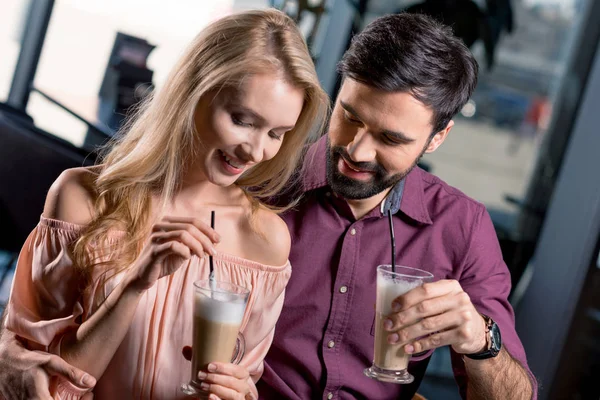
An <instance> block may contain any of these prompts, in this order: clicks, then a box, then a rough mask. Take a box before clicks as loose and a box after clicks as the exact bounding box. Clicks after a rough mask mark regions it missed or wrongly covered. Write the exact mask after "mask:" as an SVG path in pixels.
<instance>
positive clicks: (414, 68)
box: [338, 13, 478, 134]
mask: <svg viewBox="0 0 600 400" xmlns="http://www.w3.org/2000/svg"><path fill="white" fill-rule="evenodd" d="M338 71H339V72H340V73H341V74H342V76H343V77H344V78H346V77H349V78H352V79H354V80H356V81H359V82H361V83H364V84H366V85H369V86H372V87H375V88H377V89H380V90H384V91H386V92H407V93H410V94H411V95H413V96H414V97H415V98H416V99H417V100H419V101H420V102H422V103H423V104H425V105H426V106H427V107H429V108H431V109H432V110H433V120H432V121H431V124H432V125H433V128H434V130H433V132H432V134H435V133H437V132H439V131H440V130H442V129H444V128H445V127H446V125H448V122H450V120H451V119H452V117H453V116H454V115H456V113H458V112H459V111H460V110H461V108H462V107H463V106H464V105H465V103H466V102H467V101H468V100H469V97H471V93H473V89H475V85H476V84H477V71H478V66H477V61H475V58H474V57H473V55H472V54H471V52H470V51H469V49H468V48H467V47H466V46H465V45H464V43H463V42H462V41H461V40H460V39H458V38H456V37H455V36H454V35H453V33H452V30H451V29H450V28H449V27H447V26H445V25H442V24H441V23H439V22H437V21H435V20H434V19H432V18H431V17H428V16H425V15H421V14H405V13H403V14H393V15H386V16H383V17H380V18H377V19H376V20H374V21H373V22H371V23H370V24H369V25H367V27H366V28H365V29H364V30H363V31H362V32H360V33H359V34H357V35H356V36H354V38H353V39H352V43H351V45H350V49H348V51H346V53H345V54H344V57H343V58H342V60H341V61H340V62H339V64H338Z"/></svg>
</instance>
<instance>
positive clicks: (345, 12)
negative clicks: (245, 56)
mask: <svg viewBox="0 0 600 400" xmlns="http://www.w3.org/2000/svg"><path fill="white" fill-rule="evenodd" d="M265 7H277V8H280V9H282V10H284V11H285V12H286V13H288V14H289V15H290V16H292V17H293V18H294V19H295V20H296V21H297V23H298V24H299V26H300V27H301V29H302V32H303V33H304V35H305V38H306V40H307V42H308V43H309V47H310V50H311V53H312V55H313V58H314V61H315V63H316V66H317V72H318V74H319V78H320V80H321V83H322V85H323V87H324V88H325V89H326V90H327V91H328V93H329V94H330V96H331V97H332V99H335V94H336V91H337V89H338V87H339V83H340V81H339V76H338V75H337V73H336V71H335V65H336V63H337V62H338V61H339V59H340V57H341V55H342V54H343V52H344V51H345V50H346V48H347V46H348V43H349V41H350V39H351V37H352V35H353V34H354V33H356V32H359V31H360V30H361V29H362V28H363V27H364V26H365V24H367V23H368V22H370V21H371V20H372V19H373V18H376V17H378V16H381V15H384V14H389V13H396V12H403V11H406V12H422V13H426V14H429V15H432V16H434V17H436V18H438V19H440V20H442V21H443V22H444V23H446V24H448V25H451V26H452V27H453V29H454V31H455V33H456V34H457V35H458V36H460V37H461V38H462V39H463V40H464V41H465V43H466V44H467V45H468V46H469V47H470V48H471V50H472V52H473V53H474V54H475V56H476V57H477V59H478V61H479V63H480V76H479V84H478V87H477V89H476V90H475V93H474V95H473V97H472V99H471V101H469V103H468V104H467V105H466V106H465V107H464V108H463V110H462V111H461V113H460V115H458V116H457V117H456V119H455V121H456V126H455V128H454V129H453V130H452V133H451V135H450V137H449V140H447V141H446V142H445V143H444V145H443V146H441V147H440V148H439V149H438V150H437V151H436V152H435V153H433V154H431V155H428V156H426V158H424V159H423V161H422V163H421V164H422V167H423V168H425V169H427V170H429V171H430V172H432V173H434V174H436V175H438V176H439V177H441V178H442V179H444V180H445V181H446V182H448V183H449V184H451V185H453V186H455V187H457V188H459V189H460V190H462V191H463V192H465V193H466V194H468V195H469V196H471V197H473V198H475V199H477V200H479V201H481V202H483V203H484V204H485V205H486V207H487V209H488V211H489V213H490V215H491V216H492V219H493V221H494V225H495V227H496V231H497V234H498V238H499V240H500V244H501V247H502V252H503V256H504V259H505V261H506V263H507V265H508V267H509V269H510V271H511V276H512V281H513V291H512V293H511V302H512V304H513V306H514V307H515V312H516V323H517V330H518V332H519V334H520V336H521V339H522V341H523V344H524V346H525V349H526V351H527V354H528V359H529V363H530V366H531V368H532V370H533V372H534V373H535V375H536V376H537V377H538V380H539V382H540V385H541V389H540V399H594V400H597V399H599V398H600V379H598V378H599V377H600V340H598V339H599V338H600V336H599V335H600V298H599V295H598V293H600V287H599V286H600V282H599V279H600V271H599V268H600V256H599V250H600V245H599V233H600V178H599V177H598V174H597V171H600V156H599V154H598V152H599V150H600V134H599V133H598V131H597V127H598V126H600V106H598V104H600V51H599V47H600V2H598V1H596V0H421V1H402V0H396V1H393V0H313V1H308V0H304V1H302V0H296V1H287V0H270V1H265V0H203V1H197V0H170V1H168V2H167V1H164V0H118V1H117V0H103V1H77V0H53V1H51V0H2V1H1V2H0V307H1V306H2V304H3V302H5V301H6V298H7V296H8V292H9V290H10V284H11V281H12V274H13V272H14V263H15V260H16V254H17V253H18V251H19V249H20V246H21V245H22V243H23V241H24V240H25V238H26V236H27V234H28V233H29V232H30V231H31V229H32V228H33V227H34V226H35V224H36V223H37V221H38V219H39V214H40V213H41V210H42V206H43V201H44V197H45V194H46V191H47V189H48V187H49V186H50V184H51V182H52V181H53V180H54V179H55V178H56V177H57V176H58V174H59V173H60V172H61V171H62V170H63V169H65V168H70V167H73V166H80V165H82V164H92V163H93V162H94V159H95V155H94V154H95V153H94V150H95V149H96V146H98V145H99V144H101V143H103V142H104V141H105V140H106V139H107V138H109V137H110V136H111V135H112V134H113V133H114V132H115V130H116V129H118V128H119V126H120V124H121V122H122V120H123V117H124V115H125V114H126V113H127V110H128V109H129V107H130V106H131V105H133V104H135V103H136V102H138V101H139V100H140V99H142V98H143V97H144V96H146V95H147V94H148V93H150V92H151V91H153V90H155V89H156V88H160V86H161V85H162V84H163V82H164V81H165V78H166V76H167V74H168V72H169V70H170V68H171V67H172V65H173V64H174V63H175V61H176V60H177V58H178V56H179V54H180V53H181V52H182V50H183V49H184V47H185V46H186V45H187V44H188V43H189V42H190V41H191V39H192V38H193V37H194V36H195V35H196V34H197V33H198V32H199V31H200V30H201V29H202V28H203V27H204V26H205V25H206V24H208V23H209V22H211V21H213V20H214V19H217V18H219V17H220V16H223V15H226V14H229V13H232V12H236V11H240V10H244V9H250V8H265ZM448 354H449V352H448V350H447V349H439V350H437V351H436V352H435V353H434V355H433V357H432V360H431V362H430V365H429V368H428V371H427V376H426V379H425V381H424V383H423V385H422V387H421V389H420V390H419V392H420V393H421V394H423V395H424V396H425V397H427V398H428V399H444V400H446V399H450V400H452V399H459V396H458V391H457V389H456V385H455V383H454V378H453V376H452V371H451V368H450V364H449V355H448Z"/></svg>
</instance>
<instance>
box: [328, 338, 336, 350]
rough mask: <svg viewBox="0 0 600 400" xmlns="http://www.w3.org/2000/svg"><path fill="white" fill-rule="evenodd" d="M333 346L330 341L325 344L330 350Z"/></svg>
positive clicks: (333, 343)
mask: <svg viewBox="0 0 600 400" xmlns="http://www.w3.org/2000/svg"><path fill="white" fill-rule="evenodd" d="M333 346H335V342H334V341H333V340H330V341H329V343H327V347H329V348H330V349H331V348H332V347H333Z"/></svg>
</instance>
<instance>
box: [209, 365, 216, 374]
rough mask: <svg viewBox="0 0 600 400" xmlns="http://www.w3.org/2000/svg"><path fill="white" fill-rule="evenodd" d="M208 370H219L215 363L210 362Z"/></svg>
mask: <svg viewBox="0 0 600 400" xmlns="http://www.w3.org/2000/svg"><path fill="white" fill-rule="evenodd" d="M207 369H208V371H209V372H215V371H216V370H217V366H216V365H215V364H208V368H207Z"/></svg>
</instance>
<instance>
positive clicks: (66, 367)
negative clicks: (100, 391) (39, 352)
mask: <svg viewBox="0 0 600 400" xmlns="http://www.w3.org/2000/svg"><path fill="white" fill-rule="evenodd" d="M44 367H45V368H44V369H45V370H46V372H47V373H48V374H49V375H54V376H62V377H63V378H65V379H66V380H68V381H69V382H71V383H72V384H74V385H75V386H79V387H82V388H93V387H94V386H95V385H96V379H95V378H94V377H93V376H91V375H90V374H87V373H85V372H83V371H82V370H80V369H78V368H75V367H74V366H72V365H70V364H69V363H67V362H66V361H65V360H63V359H62V358H60V357H58V356H55V355H51V356H50V357H49V358H48V362H47V363H46V364H45V366H44Z"/></svg>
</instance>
